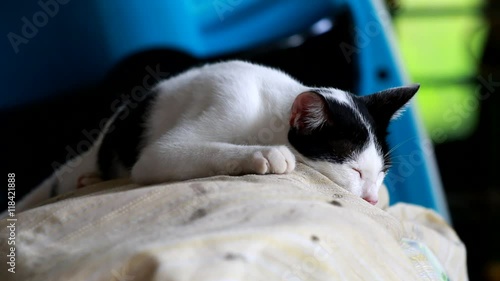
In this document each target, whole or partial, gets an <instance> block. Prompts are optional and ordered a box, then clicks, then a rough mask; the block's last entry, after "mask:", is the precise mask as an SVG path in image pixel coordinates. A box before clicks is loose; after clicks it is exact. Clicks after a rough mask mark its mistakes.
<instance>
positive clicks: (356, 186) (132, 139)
mask: <svg viewBox="0 0 500 281" xmlns="http://www.w3.org/2000/svg"><path fill="white" fill-rule="evenodd" d="M417 90H418V85H413V86H408V87H399V88H392V89H388V90H385V91H382V92H379V93H376V94H373V95H370V96H363V97H358V96H355V95H352V94H350V93H347V92H344V91H341V90H338V89H334V88H316V87H308V86H304V85H302V84H301V83H299V82H297V81H296V80H294V79H293V78H291V77H290V76H288V75H287V74H285V73H283V72H281V71H279V70H276V69H272V68H268V67H264V66H259V65H255V64H251V63H247V62H242V61H229V62H222V63H215V64H209V65H205V66H203V67H199V68H194V69H191V70H189V71H187V72H184V73H182V74H180V75H177V76H175V77H172V78H170V79H167V80H165V81H163V82H160V83H159V84H158V85H156V87H155V88H154V89H153V90H152V93H151V94H150V95H149V96H148V97H146V99H145V100H144V101H143V102H142V103H141V104H140V106H139V107H138V108H135V109H130V112H128V113H130V114H128V113H127V116H125V117H124V118H122V117H123V116H121V115H124V114H123V112H117V113H116V114H115V115H114V116H113V118H112V119H111V120H110V121H109V123H108V126H107V128H108V129H109V130H105V131H104V133H103V134H101V136H100V137H99V138H98V140H97V141H96V143H95V144H94V146H93V147H92V148H91V149H90V150H89V151H88V152H86V153H84V154H83V155H82V157H77V159H73V160H71V161H70V162H68V163H67V164H66V165H65V166H64V167H62V168H61V169H60V171H56V172H55V173H54V175H53V176H51V177H50V178H49V179H47V180H46V181H45V182H44V183H43V184H42V185H41V186H40V187H39V188H37V189H35V190H34V191H33V192H32V193H31V194H30V195H28V196H27V197H26V198H25V200H24V202H21V204H20V206H19V207H20V208H21V209H23V208H26V207H29V206H31V205H33V204H36V203H38V202H40V201H41V200H43V199H46V198H48V197H49V196H50V193H51V190H52V191H54V189H56V192H55V193H57V194H61V193H65V192H68V191H70V190H73V189H75V188H76V187H77V185H87V184H90V183H93V182H96V181H99V180H101V179H104V180H107V179H112V178H118V177H128V176H131V178H132V180H133V181H135V182H137V183H139V184H152V183H160V182H165V181H173V180H186V179H192V178H200V177H207V176H211V175H243V174H283V173H289V172H291V171H292V170H293V169H294V168H295V163H296V161H299V162H302V163H305V164H307V165H309V166H311V167H313V168H314V169H316V170H318V171H320V172H321V173H323V174H324V175H325V176H327V177H328V178H330V179H331V180H332V181H334V182H336V183H337V184H339V185H340V186H342V187H344V188H345V189H346V190H348V191H350V192H352V193H354V194H356V195H358V196H360V197H362V198H364V199H365V200H366V201H368V202H370V203H372V204H375V203H376V202H377V200H378V198H377V196H378V190H379V188H380V185H381V184H382V181H383V179H384V176H385V174H386V172H387V169H388V167H389V165H390V159H389V155H388V146H387V143H386V140H385V138H386V134H387V127H388V125H389V122H390V120H391V119H393V118H394V117H395V116H397V115H398V113H399V112H400V111H401V108H403V107H404V105H406V104H407V103H408V101H409V100H410V99H411V98H412V97H413V95H414V94H415V93H416V92H417ZM125 107H126V106H125ZM125 107H124V108H125ZM123 110H125V109H123ZM127 110H128V109H127ZM77 162H78V163H77ZM63 169H64V171H65V172H64V173H61V170H63ZM68 169H69V170H71V172H68Z"/></svg>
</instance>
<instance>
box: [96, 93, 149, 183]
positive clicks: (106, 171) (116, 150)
mask: <svg viewBox="0 0 500 281" xmlns="http://www.w3.org/2000/svg"><path fill="white" fill-rule="evenodd" d="M155 97H156V94H155V93H154V92H149V93H148V94H147V95H146V97H145V98H144V99H143V100H142V101H140V102H133V101H127V102H125V103H124V106H125V107H124V108H123V109H122V110H120V112H119V113H118V115H117V116H116V118H115V120H114V121H113V123H112V125H111V126H110V130H109V131H108V132H106V133H105V135H104V138H103V141H102V143H101V146H100V148H99V154H98V159H97V164H98V167H99V170H100V173H101V178H102V179H103V180H109V179H113V178H116V177H117V176H118V175H117V174H116V173H117V169H118V167H119V166H122V167H125V168H126V169H129V170H130V169H131V168H132V166H133V165H134V164H135V162H136V161H137V160H138V157H139V153H140V148H141V147H140V145H141V142H142V138H143V135H144V129H145V128H144V122H145V121H146V120H145V118H146V116H147V113H148V112H149V108H150V106H151V105H152V103H153V101H154V100H155Z"/></svg>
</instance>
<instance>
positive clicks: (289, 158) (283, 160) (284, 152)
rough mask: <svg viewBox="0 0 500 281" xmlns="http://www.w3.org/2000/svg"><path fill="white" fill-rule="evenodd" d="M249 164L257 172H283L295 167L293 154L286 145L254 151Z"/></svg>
mask: <svg viewBox="0 0 500 281" xmlns="http://www.w3.org/2000/svg"><path fill="white" fill-rule="evenodd" d="M250 164H251V166H252V169H251V170H252V172H255V173H257V174H284V173H289V172H291V171H293V170H294V169H295V156H294V155H293V153H292V152H291V151H290V149H288V147H286V146H271V147H266V148H263V149H261V150H259V151H256V152H254V153H253V155H252V159H251V163H250Z"/></svg>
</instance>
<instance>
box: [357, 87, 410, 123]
mask: <svg viewBox="0 0 500 281" xmlns="http://www.w3.org/2000/svg"><path fill="white" fill-rule="evenodd" d="M419 88H420V85H419V84H413V85H409V86H403V87H395V88H390V89H387V90H383V91H380V92H377V93H375V94H371V95H368V96H362V97H361V100H362V101H363V102H364V103H365V105H366V108H367V109H368V112H370V114H371V115H372V117H373V119H374V120H375V122H377V123H379V124H388V123H389V122H390V121H391V120H393V119H396V118H398V117H399V116H400V115H401V114H402V113H403V111H404V109H405V107H406V105H407V104H408V103H409V101H410V100H411V98H412V97H413V96H414V95H415V94H416V93H417V91H418V89H419Z"/></svg>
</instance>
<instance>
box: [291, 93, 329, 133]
mask: <svg viewBox="0 0 500 281" xmlns="http://www.w3.org/2000/svg"><path fill="white" fill-rule="evenodd" d="M326 122H328V110H327V104H326V100H325V98H324V97H323V96H322V95H320V94H318V93H316V92H311V91H309V92H304V93H301V94H300V95H298V96H297V97H296V98H295V101H294V102H293V105H292V112H291V114H290V126H291V127H293V128H295V129H297V130H299V131H300V132H302V133H304V134H308V133H310V132H311V131H312V130H314V129H317V128H320V127H321V126H323V124H325V123H326Z"/></svg>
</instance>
